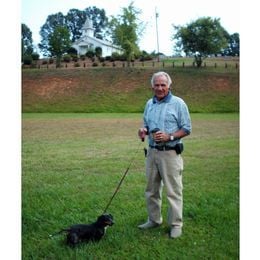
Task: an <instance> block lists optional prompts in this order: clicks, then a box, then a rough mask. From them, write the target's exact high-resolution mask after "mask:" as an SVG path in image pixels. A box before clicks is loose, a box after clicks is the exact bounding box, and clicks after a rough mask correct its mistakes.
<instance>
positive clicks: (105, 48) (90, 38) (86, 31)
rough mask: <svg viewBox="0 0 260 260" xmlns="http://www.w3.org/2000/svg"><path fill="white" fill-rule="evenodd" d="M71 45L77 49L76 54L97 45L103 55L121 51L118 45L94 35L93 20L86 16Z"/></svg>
mask: <svg viewBox="0 0 260 260" xmlns="http://www.w3.org/2000/svg"><path fill="white" fill-rule="evenodd" d="M72 47H73V48H75V49H76V50H77V52H78V55H85V54H86V52H87V51H88V50H89V49H91V50H95V48H97V47H100V48H101V49H102V56H103V57H106V56H111V55H112V53H113V52H117V53H122V49H120V48H119V47H117V46H115V45H113V44H112V43H110V42H108V41H104V40H101V39H98V38H95V37H94V28H93V22H92V21H91V20H89V19H88V18H87V20H86V22H85V24H84V25H83V27H82V35H81V37H80V38H79V39H78V40H76V41H75V42H74V43H73V44H72Z"/></svg>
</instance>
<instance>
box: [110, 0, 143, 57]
mask: <svg viewBox="0 0 260 260" xmlns="http://www.w3.org/2000/svg"><path fill="white" fill-rule="evenodd" d="M122 11H123V14H121V15H118V16H117V17H114V16H112V18H111V20H110V23H109V27H110V31H111V35H112V36H111V37H112V41H113V43H114V44H116V45H118V46H120V47H121V48H122V49H123V50H124V54H125V55H126V57H127V60H128V61H131V59H134V57H135V55H138V54H139V52H140V50H139V47H138V45H137V43H138V36H141V35H142V32H143V30H144V27H143V24H142V23H138V15H139V14H140V13H141V11H140V10H138V9H136V8H135V7H134V6H133V2H131V3H130V5H129V6H128V7H126V8H123V10H122Z"/></svg>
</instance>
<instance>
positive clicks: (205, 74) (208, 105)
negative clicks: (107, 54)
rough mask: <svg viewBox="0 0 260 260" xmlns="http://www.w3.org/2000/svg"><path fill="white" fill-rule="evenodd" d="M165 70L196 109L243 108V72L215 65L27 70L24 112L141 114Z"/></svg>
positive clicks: (180, 95) (226, 110) (24, 77)
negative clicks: (157, 76) (153, 79)
mask: <svg viewBox="0 0 260 260" xmlns="http://www.w3.org/2000/svg"><path fill="white" fill-rule="evenodd" d="M162 69H163V70H165V71H166V72H168V73H169V75H171V77H172V79H173V85H172V89H173V93H174V94H175V95H177V96H179V97H181V98H183V99H184V100H185V102H186V103H187V104H189V109H190V111H191V112H192V113H223V112H239V71H238V70H235V69H223V68H221V69H219V68H217V69H215V68H204V67H203V68H201V69H197V68H192V67H191V68H181V67H176V68H172V67H167V68H94V69H93V68H88V69H59V70H57V69H55V70H43V69H42V70H24V71H23V72H22V79H23V81H22V109H23V112H28V113H29V112H30V113H31V112H32V113H33V112H41V113H48V112H50V113H57V112H58V113H59V112H61V113H70V112H79V113H93V112H94V113H107V112H109V113H141V112H142V111H143V109H144V105H145V103H146V101H147V99H148V98H150V97H151V95H152V93H151V88H150V78H151V76H152V74H153V73H154V72H156V71H158V70H162Z"/></svg>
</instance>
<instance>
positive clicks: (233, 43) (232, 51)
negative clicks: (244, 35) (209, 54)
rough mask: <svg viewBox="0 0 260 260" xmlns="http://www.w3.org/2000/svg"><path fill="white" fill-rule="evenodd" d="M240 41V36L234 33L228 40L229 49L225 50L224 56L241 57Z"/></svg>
mask: <svg viewBox="0 0 260 260" xmlns="http://www.w3.org/2000/svg"><path fill="white" fill-rule="evenodd" d="M239 49H240V40H239V34H238V33H234V34H231V35H230V36H229V39H228V47H227V48H226V49H224V50H223V52H222V53H223V55H226V56H239V54H240V51H239Z"/></svg>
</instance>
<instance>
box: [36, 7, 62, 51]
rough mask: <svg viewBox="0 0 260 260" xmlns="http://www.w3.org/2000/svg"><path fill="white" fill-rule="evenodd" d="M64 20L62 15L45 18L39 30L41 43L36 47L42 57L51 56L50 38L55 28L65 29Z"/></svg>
mask: <svg viewBox="0 0 260 260" xmlns="http://www.w3.org/2000/svg"><path fill="white" fill-rule="evenodd" d="M65 26H66V19H65V17H64V15H63V14H62V13H60V12H59V13H57V14H52V15H49V16H48V17H47V20H46V22H45V24H44V25H43V26H42V27H41V29H40V35H41V42H40V44H39V45H38V46H39V48H40V50H41V52H42V53H43V55H44V56H51V53H50V51H49V48H50V43H49V39H50V36H52V35H53V33H54V31H55V30H56V29H57V27H65Z"/></svg>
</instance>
